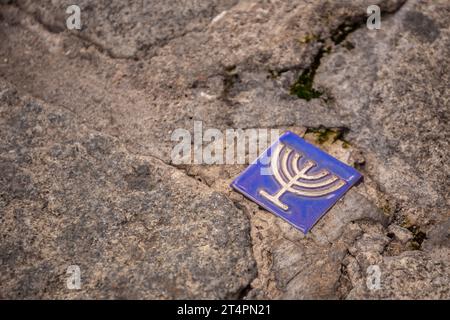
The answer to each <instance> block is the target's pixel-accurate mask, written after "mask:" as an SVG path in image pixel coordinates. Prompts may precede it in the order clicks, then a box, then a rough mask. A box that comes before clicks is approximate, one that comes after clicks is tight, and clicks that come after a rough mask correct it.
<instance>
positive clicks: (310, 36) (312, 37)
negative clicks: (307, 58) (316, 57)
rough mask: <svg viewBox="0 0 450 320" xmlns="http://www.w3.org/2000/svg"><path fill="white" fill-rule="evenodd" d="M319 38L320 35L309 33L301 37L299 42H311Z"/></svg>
mask: <svg viewBox="0 0 450 320" xmlns="http://www.w3.org/2000/svg"><path fill="white" fill-rule="evenodd" d="M317 39H318V37H317V36H316V35H313V34H307V35H306V36H304V37H303V38H301V39H299V42H300V43H310V42H312V41H315V40H317Z"/></svg>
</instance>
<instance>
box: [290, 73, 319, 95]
mask: <svg viewBox="0 0 450 320" xmlns="http://www.w3.org/2000/svg"><path fill="white" fill-rule="evenodd" d="M290 92H291V94H293V95H296V96H297V97H299V98H300V99H305V100H306V101H310V100H311V99H315V98H319V97H320V96H321V95H322V92H320V91H318V90H316V89H314V88H313V76H312V74H311V72H310V71H309V70H307V72H303V73H302V74H301V75H300V77H299V78H298V80H297V81H296V82H295V83H294V84H293V85H292V87H291V90H290Z"/></svg>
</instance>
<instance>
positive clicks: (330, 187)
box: [259, 143, 345, 210]
mask: <svg viewBox="0 0 450 320" xmlns="http://www.w3.org/2000/svg"><path fill="white" fill-rule="evenodd" d="M301 157H302V155H301V154H300V153H298V152H295V151H294V152H293V149H292V148H290V147H288V146H285V145H284V144H282V143H279V144H278V145H277V146H276V148H275V151H274V154H273V155H272V158H271V161H270V166H271V169H272V174H273V175H274V177H275V179H276V180H277V182H278V183H279V184H280V185H281V189H280V190H279V191H277V192H276V193H275V194H274V195H271V194H269V193H267V192H266V191H265V190H260V191H259V194H260V195H262V196H263V197H264V198H266V199H268V200H270V201H271V202H272V203H273V204H275V205H276V206H278V207H280V208H281V209H283V210H287V209H288V206H287V205H286V204H284V203H283V202H281V201H280V197H281V196H282V195H283V194H284V193H285V192H291V193H294V194H296V195H299V196H304V197H312V198H316V197H322V196H325V195H328V194H330V193H332V192H334V191H336V190H338V189H339V188H341V187H342V186H344V185H345V181H344V180H342V179H340V178H338V177H337V176H336V175H334V174H331V173H330V172H329V171H328V170H324V169H322V170H320V171H319V172H317V173H313V174H308V172H309V171H310V170H311V169H312V168H314V167H315V166H316V163H314V162H313V161H311V160H307V161H305V162H304V163H303V165H302V166H301V168H299V160H300V158H301Z"/></svg>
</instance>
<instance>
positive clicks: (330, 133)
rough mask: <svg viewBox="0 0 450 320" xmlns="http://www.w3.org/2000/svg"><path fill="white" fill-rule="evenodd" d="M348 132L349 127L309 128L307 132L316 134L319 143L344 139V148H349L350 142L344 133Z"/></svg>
mask: <svg viewBox="0 0 450 320" xmlns="http://www.w3.org/2000/svg"><path fill="white" fill-rule="evenodd" d="M347 132H348V128H325V127H319V128H308V129H307V130H306V134H308V133H310V134H314V136H315V139H316V142H317V143H318V144H324V143H325V142H331V143H334V142H335V141H337V140H340V141H342V147H343V148H349V147H350V143H348V142H347V141H345V140H344V135H345V134H346V133H347Z"/></svg>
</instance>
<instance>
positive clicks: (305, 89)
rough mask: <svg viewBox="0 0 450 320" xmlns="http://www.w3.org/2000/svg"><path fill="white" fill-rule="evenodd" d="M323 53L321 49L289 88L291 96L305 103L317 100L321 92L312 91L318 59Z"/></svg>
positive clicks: (324, 50)
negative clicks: (303, 100)
mask: <svg viewBox="0 0 450 320" xmlns="http://www.w3.org/2000/svg"><path fill="white" fill-rule="evenodd" d="M319 42H321V41H320V40H319ZM325 52H326V49H324V48H323V47H322V48H321V49H320V50H319V52H318V53H317V55H316V56H315V57H314V60H313V62H312V63H311V65H310V67H309V68H308V69H306V70H304V71H303V72H302V73H301V74H300V76H299V77H298V79H297V81H295V83H294V84H293V85H292V86H291V89H290V92H291V94H292V95H296V96H297V97H299V98H300V99H305V100H306V101H310V100H311V99H315V98H319V97H320V96H321V95H322V92H320V91H318V90H316V89H314V87H313V84H314V76H315V75H316V70H317V68H319V65H320V59H322V56H323V54H324V53H325Z"/></svg>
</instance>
